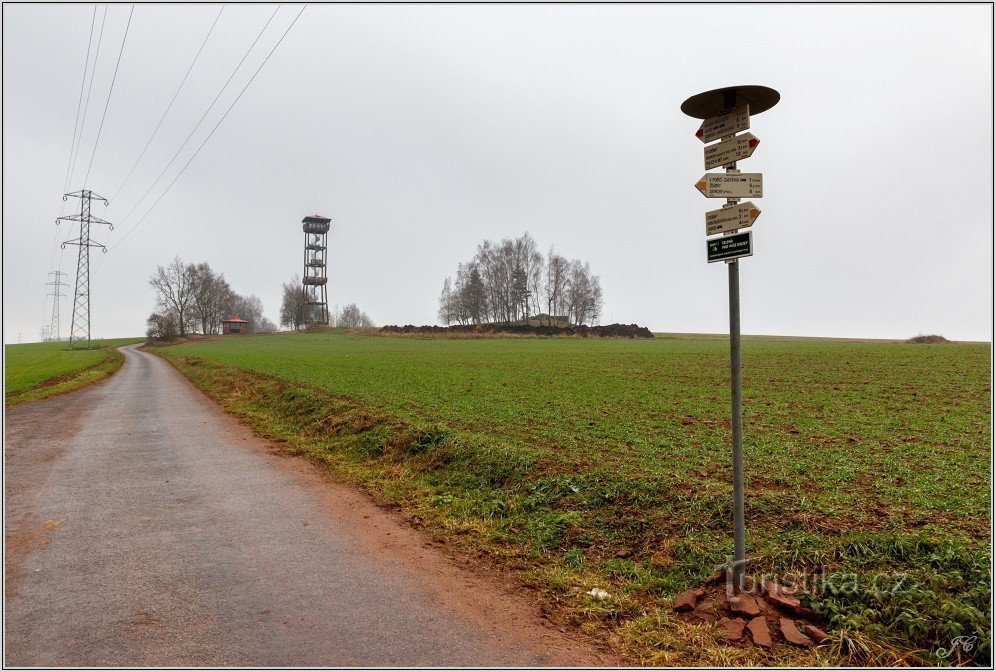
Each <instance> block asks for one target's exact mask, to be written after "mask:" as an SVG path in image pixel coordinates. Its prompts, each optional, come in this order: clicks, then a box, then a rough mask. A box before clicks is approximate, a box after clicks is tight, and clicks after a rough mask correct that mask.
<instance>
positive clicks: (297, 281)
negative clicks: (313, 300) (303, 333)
mask: <svg viewBox="0 0 996 672" xmlns="http://www.w3.org/2000/svg"><path fill="white" fill-rule="evenodd" d="M282 286H283V290H284V293H283V299H282V300H281V302H280V325H281V326H284V327H291V328H292V329H294V331H297V330H298V329H300V328H301V327H303V326H304V325H305V324H307V323H308V320H309V318H310V315H311V310H310V309H311V308H312V306H309V305H306V303H305V302H306V301H307V300H308V293H307V291H306V290H305V289H304V286H303V285H302V284H301V278H300V276H297V275H295V276H294V277H293V278H291V280H290V282H285V283H284V284H283V285H282Z"/></svg>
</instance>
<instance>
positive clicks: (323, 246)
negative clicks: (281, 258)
mask: <svg viewBox="0 0 996 672" xmlns="http://www.w3.org/2000/svg"><path fill="white" fill-rule="evenodd" d="M331 221H332V220H331V219H330V218H328V217H322V216H321V215H308V216H307V217H305V218H304V219H302V220H301V227H302V228H303V229H304V274H303V275H302V277H301V283H302V284H303V285H304V305H305V306H306V308H305V311H306V315H305V324H306V325H308V326H313V325H316V324H328V323H329V296H328V290H327V285H328V281H329V279H328V266H327V264H328V254H327V253H328V246H327V241H328V233H329V224H330V222H331Z"/></svg>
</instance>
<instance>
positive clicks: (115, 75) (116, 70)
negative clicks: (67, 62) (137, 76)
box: [83, 5, 135, 186]
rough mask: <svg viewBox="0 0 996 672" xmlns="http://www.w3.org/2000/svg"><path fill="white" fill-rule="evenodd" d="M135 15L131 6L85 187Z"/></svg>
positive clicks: (84, 182) (87, 169) (84, 179)
mask: <svg viewBox="0 0 996 672" xmlns="http://www.w3.org/2000/svg"><path fill="white" fill-rule="evenodd" d="M134 13H135V5H132V6H131V11H130V12H128V23H127V24H125V32H124V37H122V38H121V49H120V50H119V51H118V61H117V63H115V64H114V75H113V76H112V77H111V88H110V89H108V91H107V102H105V103H104V113H103V114H102V115H100V126H99V127H98V128H97V139H96V140H94V141H93V154H91V155H90V165H88V166H87V167H86V177H84V178H83V184H84V186H85V185H86V183H87V181H88V180H89V179H90V169H91V168H93V160H94V158H96V156H97V146H98V145H99V144H100V134H101V132H102V131H103V130H104V119H106V118H107V108H108V107H110V105H111V95H112V94H113V93H114V82H116V81H117V79H118V68H119V67H121V55H122V54H124V48H125V42H127V41H128V29H129V28H131V17H132V14H134Z"/></svg>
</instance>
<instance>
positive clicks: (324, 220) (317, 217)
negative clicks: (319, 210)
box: [301, 215, 332, 224]
mask: <svg viewBox="0 0 996 672" xmlns="http://www.w3.org/2000/svg"><path fill="white" fill-rule="evenodd" d="M331 221H332V218H331V217H322V216H321V215H308V216H307V217H305V218H304V219H302V220H301V223H302V224H306V223H308V222H318V223H320V224H327V223H328V222H331Z"/></svg>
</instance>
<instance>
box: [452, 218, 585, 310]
mask: <svg viewBox="0 0 996 672" xmlns="http://www.w3.org/2000/svg"><path fill="white" fill-rule="evenodd" d="M544 306H545V308H546V312H547V313H548V314H549V315H551V316H553V315H556V316H563V317H567V318H568V320H569V321H570V322H573V323H575V324H582V323H584V322H588V321H594V320H597V319H598V316H599V315H600V314H601V307H602V288H601V284H600V281H599V278H598V277H597V276H594V275H592V273H591V270H590V268H589V266H588V264H587V263H581V262H580V261H578V260H574V261H571V262H569V261H568V260H567V259H566V258H564V257H563V256H561V255H559V254H557V253H556V252H554V250H553V248H550V252H549V253H548V254H547V256H546V259H544V258H543V255H542V254H541V253H540V252H539V250H537V247H536V242H535V241H534V240H533V238H532V237H531V236H530V235H529V234H528V233H525V234H523V235H522V236H521V237H519V238H515V239H508V238H506V239H503V240H501V241H500V242H498V243H494V242H492V241H490V240H486V241H484V242H483V243H481V244H480V245H478V246H477V252H476V253H475V254H474V257H473V259H471V260H470V262H468V263H466V264H463V263H461V264H459V265H458V266H457V273H456V278H455V280H454V281H451V280H450V278H447V279H446V281H445V282H444V284H443V292H442V294H441V295H440V298H439V318H440V320H441V321H443V322H445V323H446V324H452V323H454V322H457V323H460V324H478V323H481V322H487V321H490V322H498V323H510V322H516V321H519V320H527V319H528V318H529V317H530V316H531V315H532V314H533V313H537V314H538V313H541V312H542V311H543V308H544Z"/></svg>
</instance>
